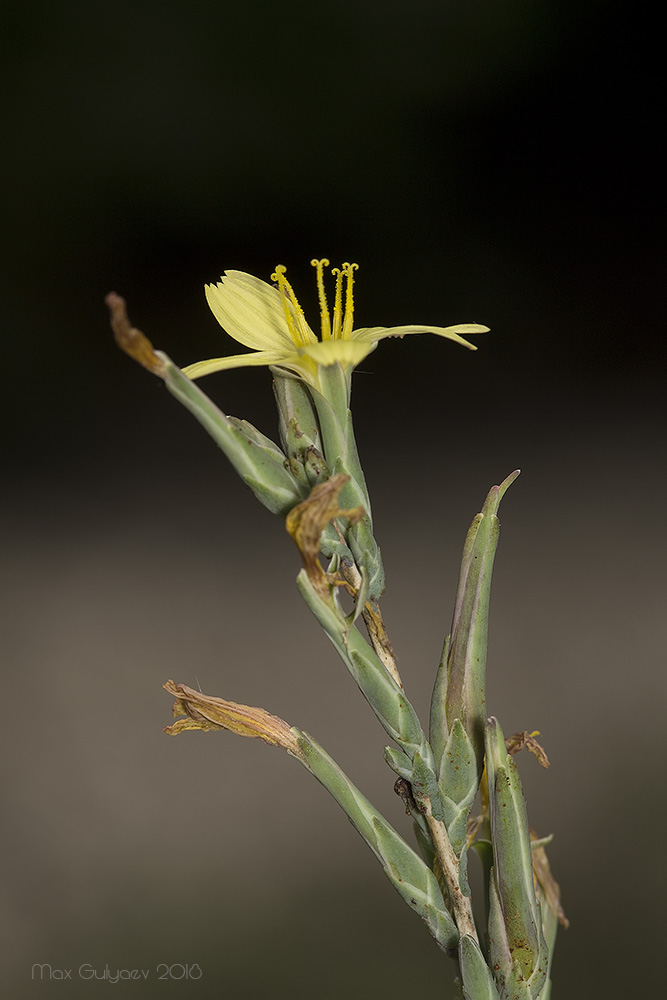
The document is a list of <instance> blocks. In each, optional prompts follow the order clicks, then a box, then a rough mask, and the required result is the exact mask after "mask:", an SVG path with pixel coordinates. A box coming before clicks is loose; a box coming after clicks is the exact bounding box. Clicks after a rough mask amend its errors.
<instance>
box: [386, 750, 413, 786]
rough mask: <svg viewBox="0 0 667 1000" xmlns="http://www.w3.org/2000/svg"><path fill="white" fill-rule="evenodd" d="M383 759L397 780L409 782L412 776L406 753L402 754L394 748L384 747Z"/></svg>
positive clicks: (410, 764) (409, 761)
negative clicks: (402, 779) (397, 777)
mask: <svg viewBox="0 0 667 1000" xmlns="http://www.w3.org/2000/svg"><path fill="white" fill-rule="evenodd" d="M384 759H385V760H386V762H387V764H389V767H390V768H391V769H392V771H394V772H395V773H396V774H397V775H398V776H399V778H404V779H405V781H409V780H410V777H411V775H412V761H411V760H410V758H409V757H408V755H407V754H406V753H403V751H402V750H397V749H396V747H385V748H384Z"/></svg>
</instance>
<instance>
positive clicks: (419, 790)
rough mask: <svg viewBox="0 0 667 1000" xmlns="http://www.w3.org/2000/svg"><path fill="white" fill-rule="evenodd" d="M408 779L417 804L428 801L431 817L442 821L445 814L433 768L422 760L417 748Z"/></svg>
mask: <svg viewBox="0 0 667 1000" xmlns="http://www.w3.org/2000/svg"><path fill="white" fill-rule="evenodd" d="M409 781H410V784H411V786H412V794H413V795H414V797H415V801H416V803H417V805H419V804H420V803H421V802H425V803H426V802H428V804H429V807H430V810H431V812H432V813H433V818H434V819H436V820H438V822H442V820H444V818H445V814H444V812H443V808H442V802H441V801H440V790H439V788H438V779H437V778H436V776H435V772H434V770H433V768H432V767H429V765H428V764H427V763H426V762H425V761H424V759H423V757H422V755H421V753H420V752H419V750H417V751H415V753H414V756H413V758H412V774H411V776H410V778H409Z"/></svg>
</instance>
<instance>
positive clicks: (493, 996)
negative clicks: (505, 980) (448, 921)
mask: <svg viewBox="0 0 667 1000" xmlns="http://www.w3.org/2000/svg"><path fill="white" fill-rule="evenodd" d="M459 968H460V970H461V978H462V980H463V983H462V986H463V996H464V997H465V998H466V1000H500V998H499V996H498V991H497V990H496V987H495V985H494V982H493V976H492V975H491V970H490V969H489V967H488V965H487V964H486V962H485V961H484V956H483V955H482V952H481V951H480V948H479V945H478V944H477V942H476V941H474V940H473V939H472V938H471V937H470V935H469V934H463V935H462V936H461V938H460V939H459Z"/></svg>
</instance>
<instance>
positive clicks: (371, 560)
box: [347, 517, 386, 600]
mask: <svg viewBox="0 0 667 1000" xmlns="http://www.w3.org/2000/svg"><path fill="white" fill-rule="evenodd" d="M347 541H348V544H349V546H350V549H351V551H352V554H353V555H354V558H355V561H356V563H357V565H358V566H359V568H360V569H363V570H364V571H365V573H366V575H367V576H368V592H369V595H370V597H371V598H372V599H373V600H377V599H378V597H381V596H382V594H383V593H384V591H385V587H386V585H385V577H384V566H383V564H382V555H381V552H380V546H379V545H378V544H377V542H376V541H375V536H374V535H373V529H372V527H371V523H370V518H367V517H363V518H362V519H361V520H360V521H357V523H356V524H353V525H352V527H351V528H349V529H348V531H347Z"/></svg>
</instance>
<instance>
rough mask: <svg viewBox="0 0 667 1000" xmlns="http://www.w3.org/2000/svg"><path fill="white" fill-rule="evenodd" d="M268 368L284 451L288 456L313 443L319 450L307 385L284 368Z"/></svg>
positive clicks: (320, 446) (311, 400) (312, 445)
mask: <svg viewBox="0 0 667 1000" xmlns="http://www.w3.org/2000/svg"><path fill="white" fill-rule="evenodd" d="M270 370H271V374H272V375H273V393H274V395H275V397H276V405H277V407H278V430H279V433H280V441H281V443H282V446H283V449H284V451H285V452H286V454H287V455H290V456H297V455H299V454H301V453H302V452H304V451H306V450H307V449H308V448H313V447H314V448H316V449H317V450H318V451H320V452H321V451H322V442H321V438H320V425H319V421H318V419H317V412H316V410H315V405H314V403H313V397H312V396H311V394H310V391H309V389H308V386H307V385H306V384H305V382H304V381H303V380H302V379H300V378H298V376H296V375H292V374H291V373H288V372H287V371H285V369H282V368H276V367H274V366H273V365H272V366H271V369H270Z"/></svg>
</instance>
